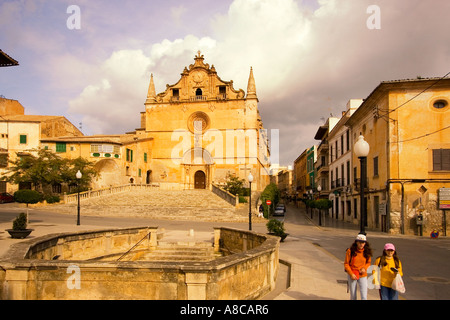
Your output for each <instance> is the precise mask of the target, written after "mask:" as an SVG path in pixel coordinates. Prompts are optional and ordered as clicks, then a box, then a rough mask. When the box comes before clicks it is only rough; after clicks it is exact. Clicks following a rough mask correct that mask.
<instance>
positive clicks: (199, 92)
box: [195, 88, 202, 97]
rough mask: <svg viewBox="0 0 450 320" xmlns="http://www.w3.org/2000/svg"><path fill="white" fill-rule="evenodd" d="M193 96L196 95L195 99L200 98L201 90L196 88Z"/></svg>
mask: <svg viewBox="0 0 450 320" xmlns="http://www.w3.org/2000/svg"><path fill="white" fill-rule="evenodd" d="M195 95H196V96H197V97H201V96H202V89H200V88H198V89H197V90H196V91H195Z"/></svg>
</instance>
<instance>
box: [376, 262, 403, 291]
mask: <svg viewBox="0 0 450 320" xmlns="http://www.w3.org/2000/svg"><path fill="white" fill-rule="evenodd" d="M380 260H381V257H378V258H377V259H376V260H375V266H376V267H378V265H379V263H380ZM385 261H386V263H387V264H386V265H385V266H381V265H380V269H379V274H378V268H375V271H373V274H374V284H375V285H377V284H380V285H382V286H383V287H388V288H391V287H392V281H394V278H395V276H396V275H397V273H396V272H394V271H392V270H391V268H395V261H394V258H392V259H385ZM397 270H398V272H399V273H400V275H401V276H402V277H403V270H402V262H401V261H400V260H399V261H398V268H397ZM378 281H379V282H378Z"/></svg>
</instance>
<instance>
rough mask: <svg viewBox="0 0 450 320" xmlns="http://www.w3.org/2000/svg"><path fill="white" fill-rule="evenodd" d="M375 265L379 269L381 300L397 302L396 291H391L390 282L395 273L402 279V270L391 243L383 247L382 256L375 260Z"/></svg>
mask: <svg viewBox="0 0 450 320" xmlns="http://www.w3.org/2000/svg"><path fill="white" fill-rule="evenodd" d="M375 265H376V266H378V267H379V272H380V276H379V281H380V298H381V300H398V291H395V290H394V289H392V281H394V278H395V277H396V276H397V273H399V274H400V276H402V277H403V270H402V263H401V261H400V259H399V258H398V255H397V251H396V250H395V246H394V245H393V244H392V243H386V244H385V245H384V249H383V255H382V256H381V257H378V258H377V259H376V260H375Z"/></svg>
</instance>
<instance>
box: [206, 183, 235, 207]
mask: <svg viewBox="0 0 450 320" xmlns="http://www.w3.org/2000/svg"><path fill="white" fill-rule="evenodd" d="M211 191H212V192H213V193H214V194H216V195H218V196H219V197H221V198H222V199H223V200H225V201H227V202H228V203H229V204H231V205H232V206H235V207H237V206H238V205H239V196H235V195H233V194H231V193H229V192H228V191H226V190H224V189H222V188H221V187H219V186H217V185H215V184H212V185H211Z"/></svg>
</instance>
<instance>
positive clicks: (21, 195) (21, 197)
mask: <svg viewBox="0 0 450 320" xmlns="http://www.w3.org/2000/svg"><path fill="white" fill-rule="evenodd" d="M14 200H15V201H16V202H19V203H26V204H27V223H28V205H29V204H30V203H31V204H33V203H38V202H39V201H41V200H42V194H40V193H39V192H37V191H36V190H27V189H23V190H18V191H16V192H14Z"/></svg>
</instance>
